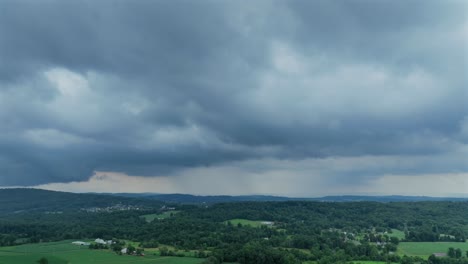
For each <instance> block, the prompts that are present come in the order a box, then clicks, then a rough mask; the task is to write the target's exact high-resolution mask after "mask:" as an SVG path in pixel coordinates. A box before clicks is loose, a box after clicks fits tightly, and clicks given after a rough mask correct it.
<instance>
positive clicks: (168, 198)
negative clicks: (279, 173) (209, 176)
mask: <svg viewBox="0 0 468 264" xmlns="http://www.w3.org/2000/svg"><path fill="white" fill-rule="evenodd" d="M112 195H115V196H124V197H138V198H145V199H152V200H158V201H163V202H168V203H186V204H201V203H206V204H213V203H229V202H245V201H258V202H266V201H273V202H279V201H322V202H359V201H373V202H384V203H387V202H423V201H468V198H455V197H428V196H401V195H390V196H364V195H342V196H324V197H318V198H291V197H284V196H270V195H241V196H229V195H211V196H210V195H208V196H203V195H190V194H155V193H137V194H133V193H117V194H112Z"/></svg>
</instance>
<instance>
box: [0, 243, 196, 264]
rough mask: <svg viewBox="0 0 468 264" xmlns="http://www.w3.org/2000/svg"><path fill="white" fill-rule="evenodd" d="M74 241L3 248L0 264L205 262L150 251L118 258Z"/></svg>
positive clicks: (166, 263)
mask: <svg viewBox="0 0 468 264" xmlns="http://www.w3.org/2000/svg"><path fill="white" fill-rule="evenodd" d="M71 242H72V241H61V242H53V243H40V244H28V245H21V246H14V247H0V264H34V263H37V260H39V259H40V258H41V257H46V258H47V259H48V260H49V264H93V263H96V264H133V263H135V264H139V263H148V264H152V263H154V264H198V263H201V262H202V261H203V260H202V259H198V258H191V257H160V256H157V255H154V254H152V253H150V252H148V253H147V255H146V256H144V257H137V256H128V255H123V256H120V255H117V254H115V253H113V252H111V251H109V250H90V249H88V248H87V247H85V246H76V245H72V244H71Z"/></svg>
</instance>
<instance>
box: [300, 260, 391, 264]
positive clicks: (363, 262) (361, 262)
mask: <svg viewBox="0 0 468 264" xmlns="http://www.w3.org/2000/svg"><path fill="white" fill-rule="evenodd" d="M352 263H354V264H387V262H385V261H368V260H357V261H353V262H352ZM303 264H317V262H316V261H306V262H303ZM392 264H396V263H393V262H392Z"/></svg>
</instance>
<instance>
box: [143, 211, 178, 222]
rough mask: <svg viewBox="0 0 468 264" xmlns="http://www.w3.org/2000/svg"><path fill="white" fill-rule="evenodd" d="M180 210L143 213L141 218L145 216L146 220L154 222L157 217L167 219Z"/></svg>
mask: <svg viewBox="0 0 468 264" xmlns="http://www.w3.org/2000/svg"><path fill="white" fill-rule="evenodd" d="M178 212H179V211H167V212H164V213H162V214H147V215H142V216H141V218H144V219H145V220H146V222H148V223H150V222H153V221H154V220H155V219H166V218H169V217H171V216H172V215H174V214H177V213H178Z"/></svg>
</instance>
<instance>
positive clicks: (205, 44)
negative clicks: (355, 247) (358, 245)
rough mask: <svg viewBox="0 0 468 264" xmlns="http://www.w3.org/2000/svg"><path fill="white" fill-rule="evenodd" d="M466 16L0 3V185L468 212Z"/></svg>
mask: <svg viewBox="0 0 468 264" xmlns="http://www.w3.org/2000/svg"><path fill="white" fill-rule="evenodd" d="M467 14H468V2H466V1H463V0H447V1H435V0H409V1H403V0H396V1H394V0H392V1H390V0H381V1H370V0H346V1H344V0H332V1H328V0H327V1H325V0H314V1H308V0H307V1H306V0H304V1H301V0H288V1H262V0H256V1H234V0H223V1H214V0H213V1H211V0H210V1H208V0H201V1H192V0H175V1H166V0H161V1H149V0H140V1H120V0H112V1H111V0H102V1H62V0H61V1H54V0H45V1H28V0H19V1H13V0H3V1H0V186H2V187H15V186H16V187H17V186H27V187H37V188H44V189H50V190H61V191H72V192H155V193H190V194H205V195H206V194H211V195H212V194H229V195H244V194H272V195H285V196H293V197H316V196H323V195H336V194H372V195H387V194H401V195H428V196H468V77H467V76H468V15H467Z"/></svg>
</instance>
